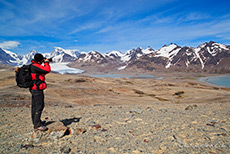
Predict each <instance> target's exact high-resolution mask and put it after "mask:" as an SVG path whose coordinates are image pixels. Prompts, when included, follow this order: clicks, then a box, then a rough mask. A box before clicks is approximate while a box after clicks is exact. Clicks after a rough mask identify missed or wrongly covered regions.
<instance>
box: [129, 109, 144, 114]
mask: <svg viewBox="0 0 230 154" xmlns="http://www.w3.org/2000/svg"><path fill="white" fill-rule="evenodd" d="M129 112H130V113H136V114H141V113H142V112H143V110H140V109H131V110H130V111H129Z"/></svg>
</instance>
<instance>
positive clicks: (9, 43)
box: [0, 41, 20, 49]
mask: <svg viewBox="0 0 230 154" xmlns="http://www.w3.org/2000/svg"><path fill="white" fill-rule="evenodd" d="M19 44H20V43H19V42H17V41H4V42H2V43H0V48H3V49H13V48H16V47H18V45H19Z"/></svg>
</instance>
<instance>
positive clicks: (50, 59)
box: [43, 58, 53, 62]
mask: <svg viewBox="0 0 230 154" xmlns="http://www.w3.org/2000/svg"><path fill="white" fill-rule="evenodd" d="M46 59H48V60H49V62H53V59H52V58H44V60H43V61H45V60H46Z"/></svg>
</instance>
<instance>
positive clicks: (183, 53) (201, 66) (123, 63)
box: [0, 41, 230, 73]
mask: <svg viewBox="0 0 230 154" xmlns="http://www.w3.org/2000/svg"><path fill="white" fill-rule="evenodd" d="M0 53H1V57H0V63H3V64H7V65H14V66H15V65H22V64H28V63H30V61H31V59H32V58H33V56H34V55H35V54H36V53H37V51H31V52H30V53H29V54H27V55H23V56H20V55H17V54H15V53H13V52H10V51H5V52H4V50H3V49H0ZM44 55H45V56H46V57H47V58H49V57H52V58H53V61H54V62H68V63H70V64H69V66H71V67H75V68H78V69H84V70H86V71H87V70H88V71H92V70H93V71H101V72H109V71H115V70H116V71H121V70H126V69H129V70H132V69H133V70H136V69H142V70H145V71H154V70H158V69H161V70H174V71H192V72H197V71H199V72H211V73H214V72H216V73H218V72H219V73H220V72H223V73H229V72H230V46H227V45H224V44H220V43H216V42H213V41H210V42H208V43H207V42H205V43H202V44H200V45H199V46H198V47H196V48H194V47H187V46H184V47H181V46H179V45H177V44H175V43H171V44H169V45H164V46H163V47H162V48H160V49H158V50H154V49H152V48H151V47H150V46H149V47H148V48H146V49H142V48H141V47H137V48H136V49H131V50H127V51H126V52H125V53H121V52H120V51H111V52H109V53H106V54H103V53H100V52H97V51H91V52H88V53H87V52H79V51H77V50H69V49H63V48H60V47H55V48H54V50H53V51H52V52H51V53H46V54H44Z"/></svg>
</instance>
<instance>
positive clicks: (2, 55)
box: [0, 48, 37, 66]
mask: <svg viewBox="0 0 230 154" xmlns="http://www.w3.org/2000/svg"><path fill="white" fill-rule="evenodd" d="M36 53H37V51H34V50H33V51H31V52H30V53H28V54H27V55H23V56H20V55H18V54H15V53H13V52H11V51H8V50H3V49H1V48H0V63H2V64H8V65H12V66H19V65H23V64H28V63H30V62H31V60H32V58H33V57H34V55H35V54H36Z"/></svg>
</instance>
